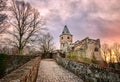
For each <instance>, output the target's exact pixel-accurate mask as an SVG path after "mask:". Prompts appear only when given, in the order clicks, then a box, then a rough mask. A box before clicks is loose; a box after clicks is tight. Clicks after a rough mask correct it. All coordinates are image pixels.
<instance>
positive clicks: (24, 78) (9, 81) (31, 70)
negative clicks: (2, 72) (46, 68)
mask: <svg viewBox="0 0 120 82" xmlns="http://www.w3.org/2000/svg"><path fill="white" fill-rule="evenodd" d="M39 63H40V57H36V58H35V59H32V60H31V61H29V62H27V63H26V64H24V65H22V66H21V67H19V68H18V69H16V70H15V71H13V72H11V73H10V74H8V75H6V76H5V77H3V78H2V79H1V80H0V82H35V80H36V77H37V72H38V67H39Z"/></svg>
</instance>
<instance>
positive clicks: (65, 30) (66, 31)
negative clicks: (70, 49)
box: [62, 25, 71, 35]
mask: <svg viewBox="0 0 120 82" xmlns="http://www.w3.org/2000/svg"><path fill="white" fill-rule="evenodd" d="M63 34H69V35H71V33H70V31H69V29H68V28H67V25H65V26H64V29H63V32H62V35H63Z"/></svg>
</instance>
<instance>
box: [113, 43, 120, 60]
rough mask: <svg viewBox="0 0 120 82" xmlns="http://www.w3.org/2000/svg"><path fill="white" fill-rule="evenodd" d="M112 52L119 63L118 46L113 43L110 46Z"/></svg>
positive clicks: (119, 50) (119, 47)
mask: <svg viewBox="0 0 120 82" xmlns="http://www.w3.org/2000/svg"><path fill="white" fill-rule="evenodd" d="M112 50H113V52H114V56H116V60H117V62H120V44H119V43H114V44H113V46H112Z"/></svg>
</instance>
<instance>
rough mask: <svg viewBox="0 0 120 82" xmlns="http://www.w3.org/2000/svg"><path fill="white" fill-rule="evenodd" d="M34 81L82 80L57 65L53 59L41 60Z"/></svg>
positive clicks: (73, 81)
mask: <svg viewBox="0 0 120 82" xmlns="http://www.w3.org/2000/svg"><path fill="white" fill-rule="evenodd" d="M36 82H83V81H82V80H81V79H80V78H78V77H77V76H76V75H74V74H73V73H71V72H69V71H68V70H66V69H64V68H63V67H61V66H59V65H58V64H57V63H56V62H55V61H54V60H50V59H45V60H42V61H41V63H40V67H39V72H38V77H37V81H36Z"/></svg>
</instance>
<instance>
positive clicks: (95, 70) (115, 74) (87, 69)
mask: <svg viewBox="0 0 120 82" xmlns="http://www.w3.org/2000/svg"><path fill="white" fill-rule="evenodd" d="M56 60H57V63H58V64H60V65H62V66H63V67H64V68H66V69H68V70H69V71H71V72H73V73H74V74H76V75H77V76H78V77H80V78H82V79H83V80H84V81H85V82H120V73H119V71H116V70H110V69H107V68H102V67H99V66H97V65H93V64H91V65H90V64H85V63H80V62H79V63H78V62H74V61H71V60H67V59H63V58H57V59H56ZM68 82H69V81H68Z"/></svg>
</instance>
